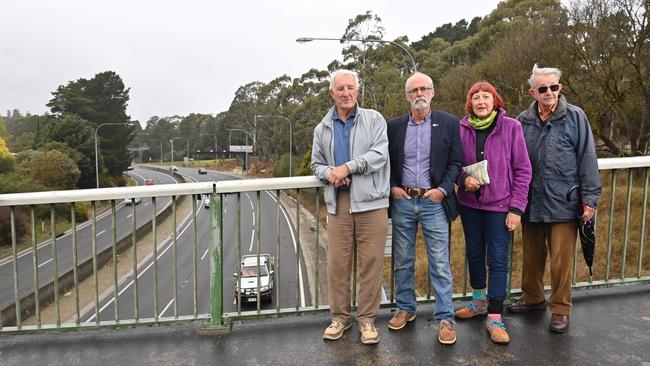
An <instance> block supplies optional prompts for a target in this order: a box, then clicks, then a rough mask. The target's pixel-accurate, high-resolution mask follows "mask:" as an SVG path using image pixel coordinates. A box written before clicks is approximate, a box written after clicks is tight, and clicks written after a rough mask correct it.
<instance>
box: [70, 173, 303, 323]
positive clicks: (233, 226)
mask: <svg viewBox="0 0 650 366" xmlns="http://www.w3.org/2000/svg"><path fill="white" fill-rule="evenodd" d="M179 173H181V174H184V175H186V176H188V177H190V178H192V179H195V180H197V181H221V180H231V179H238V178H236V177H233V176H230V175H226V174H222V173H219V172H214V171H208V174H206V175H199V174H198V171H197V169H189V168H187V169H186V168H180V169H179ZM274 195H275V193H274V192H261V194H260V198H261V206H260V210H261V216H260V227H259V228H257V227H255V225H256V219H257V218H256V216H255V215H256V207H257V192H245V193H241V194H240V206H239V207H240V215H241V216H240V217H241V247H240V248H239V249H238V245H237V219H238V217H237V195H236V194H229V195H224V203H223V227H224V234H223V238H224V243H223V248H224V251H223V263H224V265H223V273H224V278H223V284H224V311H225V312H236V311H237V303H236V301H235V300H236V299H235V296H234V295H235V292H234V286H235V281H236V279H235V277H233V276H232V273H234V272H237V268H238V263H239V260H240V252H241V255H245V254H256V253H257V237H256V235H258V234H259V233H260V230H261V237H260V238H261V240H260V253H270V254H271V255H272V256H275V257H278V258H280V260H281V267H280V268H279V275H278V272H277V271H278V268H276V277H275V280H276V286H277V283H278V280H279V282H280V285H281V287H280V293H279V295H280V296H279V298H277V297H276V294H275V289H274V294H273V299H272V301H271V302H270V303H262V304H260V307H261V309H273V308H275V307H276V306H277V305H280V307H281V308H282V307H295V306H296V289H297V288H299V292H300V298H301V302H300V303H299V305H300V306H305V305H309V289H308V286H306V283H307V281H306V276H305V267H304V262H301V265H300V273H299V274H297V271H296V259H295V258H296V257H295V255H296V254H295V253H296V233H295V231H294V230H293V229H292V225H291V224H290V220H289V217H288V215H287V213H286V212H285V211H284V209H283V208H282V209H281V213H280V253H276V218H277V215H276V210H277V206H276V205H277V203H276V202H277V201H276V200H275V197H274ZM204 199H205V198H202V200H201V201H197V205H196V247H194V245H193V242H194V241H193V237H194V221H193V218H190V220H188V221H187V222H184V223H183V224H182V226H181V228H180V229H179V230H178V234H177V240H176V248H175V250H174V245H173V242H172V240H171V237H170V238H168V239H167V240H165V242H164V243H163V244H162V245H161V246H159V249H158V255H157V260H156V263H155V264H154V260H153V256H151V258H148V259H146V260H143V261H142V262H141V263H140V264H139V266H138V275H137V281H134V280H133V278H132V277H133V276H131V277H130V278H126V279H122V281H121V282H122V283H121V285H120V286H119V295H118V301H117V303H118V308H119V314H118V316H119V318H120V319H132V318H134V317H135V315H136V306H135V301H134V299H135V298H136V296H135V287H136V286H135V284H136V283H137V289H138V290H137V293H138V295H137V299H138V301H137V316H138V318H151V317H154V316H155V315H158V316H159V317H170V316H175V315H179V316H182V315H192V314H195V313H197V314H205V313H208V312H209V309H210V298H209V294H210V245H211V239H210V232H209V228H210V220H211V218H210V215H209V213H210V210H209V209H206V208H204V201H203V200H204ZM181 219H182V218H179V219H178V222H179V223H180V222H181ZM174 252H176V255H175V257H176V279H174ZM155 267H157V274H158V276H157V280H158V284H157V290H158V291H157V294H156V292H155V291H154V287H155V286H154V282H155V276H154V268H155ZM195 268H196V272H195ZM195 273H196V276H195V275H194V274H195ZM195 281H196V289H197V291H196V298H195V296H194V282H195ZM174 283H176V286H174ZM174 289H176V291H174ZM278 301H279V302H278ZM154 302H155V303H156V304H157V307H155V306H154ZM154 308H156V309H157V314H155V313H154ZM256 308H257V304H256V303H245V304H242V306H241V310H242V311H247V310H255V309H256ZM87 310H88V311H87V312H86V313H85V314H83V315H82V322H94V321H96V309H95V308H94V306H93V307H92V309H87ZM99 313H100V315H99V319H100V320H101V321H103V320H114V318H115V316H114V314H115V298H114V296H113V293H112V292H111V293H110V294H107V295H106V296H104V297H103V298H102V300H101V302H100V308H99Z"/></svg>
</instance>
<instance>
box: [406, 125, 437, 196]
mask: <svg viewBox="0 0 650 366" xmlns="http://www.w3.org/2000/svg"><path fill="white" fill-rule="evenodd" d="M430 154H431V112H429V114H427V116H426V117H425V118H424V120H423V121H421V122H420V123H419V124H418V123H416V122H415V121H414V120H413V117H412V116H409V122H408V125H407V127H406V138H405V140H404V162H403V163H402V184H403V185H404V187H409V188H431V175H430V162H431V157H430V156H429V155H430Z"/></svg>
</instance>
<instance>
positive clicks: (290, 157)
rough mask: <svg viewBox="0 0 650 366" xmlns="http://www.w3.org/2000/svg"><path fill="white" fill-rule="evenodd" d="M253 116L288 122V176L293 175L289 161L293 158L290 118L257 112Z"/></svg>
mask: <svg viewBox="0 0 650 366" xmlns="http://www.w3.org/2000/svg"><path fill="white" fill-rule="evenodd" d="M255 118H283V119H284V120H286V121H287V122H289V176H290V177H291V176H292V175H293V170H292V169H291V161H292V160H293V125H292V123H291V120H290V119H289V118H287V117H285V116H280V115H272V116H264V115H261V114H258V115H256V116H255Z"/></svg>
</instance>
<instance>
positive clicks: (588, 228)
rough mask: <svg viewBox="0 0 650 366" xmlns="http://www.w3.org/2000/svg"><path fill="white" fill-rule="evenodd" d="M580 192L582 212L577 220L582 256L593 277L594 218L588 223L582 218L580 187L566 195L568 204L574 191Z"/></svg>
mask: <svg viewBox="0 0 650 366" xmlns="http://www.w3.org/2000/svg"><path fill="white" fill-rule="evenodd" d="M576 190H577V192H578V200H579V201H580V210H579V212H578V218H577V219H576V222H577V225H578V234H579V235H580V246H581V247H582V256H583V257H584V258H585V263H586V264H587V266H588V267H589V276H592V275H593V272H592V269H591V266H592V265H593V264H594V251H595V250H596V231H595V228H594V221H593V218H592V219H591V220H588V221H583V220H582V219H581V218H580V217H581V216H582V214H583V213H582V191H581V190H580V187H579V186H577V185H575V186H573V187H571V188H569V191H567V193H566V200H567V202H569V201H571V194H572V193H573V191H576Z"/></svg>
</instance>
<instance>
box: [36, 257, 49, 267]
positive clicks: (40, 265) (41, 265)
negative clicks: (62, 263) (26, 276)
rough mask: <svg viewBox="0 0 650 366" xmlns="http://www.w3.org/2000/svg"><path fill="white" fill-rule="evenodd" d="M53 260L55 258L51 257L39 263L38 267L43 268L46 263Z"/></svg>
mask: <svg viewBox="0 0 650 366" xmlns="http://www.w3.org/2000/svg"><path fill="white" fill-rule="evenodd" d="M51 261H53V259H52V258H50V259H48V260H46V261H45V262H43V263H41V264H39V265H38V268H41V267H43V266H44V265H46V264H48V263H50V262H51Z"/></svg>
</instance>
